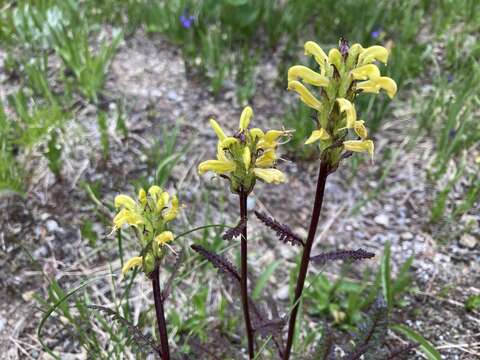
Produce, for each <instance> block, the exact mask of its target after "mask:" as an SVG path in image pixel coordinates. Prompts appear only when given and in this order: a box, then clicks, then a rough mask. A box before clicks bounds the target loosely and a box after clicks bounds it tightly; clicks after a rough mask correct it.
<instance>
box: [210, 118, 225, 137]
mask: <svg viewBox="0 0 480 360" xmlns="http://www.w3.org/2000/svg"><path fill="white" fill-rule="evenodd" d="M210 126H211V127H212V129H213V131H215V134H217V136H218V140H220V141H223V140H225V138H226V137H227V136H226V135H225V133H224V132H223V130H222V128H221V127H220V125H218V123H217V122H216V121H215V120H214V119H210Z"/></svg>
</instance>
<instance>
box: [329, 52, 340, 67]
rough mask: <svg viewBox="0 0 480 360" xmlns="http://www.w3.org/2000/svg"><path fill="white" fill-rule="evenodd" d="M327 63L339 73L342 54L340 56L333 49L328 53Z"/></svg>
mask: <svg viewBox="0 0 480 360" xmlns="http://www.w3.org/2000/svg"><path fill="white" fill-rule="evenodd" d="M328 62H329V63H330V64H332V65H335V68H336V69H337V70H338V71H340V69H341V67H342V54H340V51H338V49H335V48H333V49H331V50H330V51H329V52H328Z"/></svg>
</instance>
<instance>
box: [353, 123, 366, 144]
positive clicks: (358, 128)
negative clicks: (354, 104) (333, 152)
mask: <svg viewBox="0 0 480 360" xmlns="http://www.w3.org/2000/svg"><path fill="white" fill-rule="evenodd" d="M353 130H355V133H356V134H357V135H358V136H360V138H361V139H362V140H365V139H366V138H367V137H368V131H367V128H366V127H365V121H363V120H357V121H355V125H354V126H353Z"/></svg>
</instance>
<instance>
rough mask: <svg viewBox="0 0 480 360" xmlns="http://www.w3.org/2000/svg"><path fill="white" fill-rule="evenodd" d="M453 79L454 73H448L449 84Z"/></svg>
mask: <svg viewBox="0 0 480 360" xmlns="http://www.w3.org/2000/svg"><path fill="white" fill-rule="evenodd" d="M453 79H454V77H453V75H451V74H450V75H448V77H447V81H448V83H449V84H450V83H451V82H452V81H453Z"/></svg>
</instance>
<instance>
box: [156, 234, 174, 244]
mask: <svg viewBox="0 0 480 360" xmlns="http://www.w3.org/2000/svg"><path fill="white" fill-rule="evenodd" d="M170 241H173V233H172V232H171V231H164V232H162V233H161V234H160V235H157V236H156V237H155V242H156V243H157V244H158V246H160V247H162V246H163V245H165V244H166V243H168V242H170Z"/></svg>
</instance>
